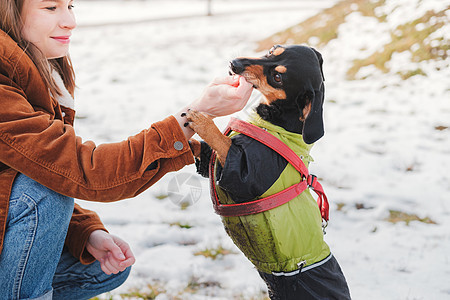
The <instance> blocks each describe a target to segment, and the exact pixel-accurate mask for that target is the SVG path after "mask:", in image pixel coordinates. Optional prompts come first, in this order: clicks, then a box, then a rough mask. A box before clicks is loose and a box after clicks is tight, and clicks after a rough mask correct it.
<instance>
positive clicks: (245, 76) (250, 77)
mask: <svg viewBox="0 0 450 300" xmlns="http://www.w3.org/2000/svg"><path fill="white" fill-rule="evenodd" d="M228 74H229V75H230V76H233V75H240V76H242V77H244V78H245V80H247V82H248V83H251V84H253V88H255V89H258V86H257V84H256V82H255V78H254V77H253V76H250V74H248V73H247V72H243V73H242V74H237V73H235V72H233V69H232V67H231V66H230V70H229V71H228Z"/></svg>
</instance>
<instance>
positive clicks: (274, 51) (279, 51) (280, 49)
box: [272, 47, 284, 56]
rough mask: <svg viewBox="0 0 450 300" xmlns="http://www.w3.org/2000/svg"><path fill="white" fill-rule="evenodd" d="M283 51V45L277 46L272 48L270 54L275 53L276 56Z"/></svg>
mask: <svg viewBox="0 0 450 300" xmlns="http://www.w3.org/2000/svg"><path fill="white" fill-rule="evenodd" d="M283 52H284V48H283V47H278V48H276V49H275V50H273V52H272V54H273V55H275V56H278V55H280V54H281V53H283Z"/></svg>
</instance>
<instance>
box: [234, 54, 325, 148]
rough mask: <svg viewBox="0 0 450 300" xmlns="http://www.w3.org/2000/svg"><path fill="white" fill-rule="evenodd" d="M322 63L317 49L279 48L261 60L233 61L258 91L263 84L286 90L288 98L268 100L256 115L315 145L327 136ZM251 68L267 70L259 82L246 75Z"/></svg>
mask: <svg viewBox="0 0 450 300" xmlns="http://www.w3.org/2000/svg"><path fill="white" fill-rule="evenodd" d="M322 64H323V60H322V56H321V54H320V53H319V52H317V51H316V50H314V49H313V48H310V47H306V46H299V45H295V46H284V47H282V46H279V45H277V46H274V47H273V48H272V49H271V50H270V51H269V53H268V54H267V55H265V56H263V57H261V58H257V59H250V58H237V59H235V60H233V61H232V62H231V66H230V68H231V71H232V72H233V73H235V74H238V75H243V76H244V77H245V78H246V79H247V81H249V82H251V83H253V84H254V86H255V88H257V89H261V86H260V83H261V82H262V81H265V82H266V83H267V84H268V85H269V86H270V87H271V88H273V89H275V90H283V91H284V92H285V95H286V96H285V97H284V98H277V99H272V100H270V99H268V100H269V103H261V104H259V106H258V107H257V108H256V112H257V113H258V114H259V115H260V116H261V117H262V118H263V119H264V120H266V121H269V122H271V123H273V124H275V125H278V126H281V127H283V128H284V129H286V130H288V131H291V132H295V133H300V134H302V135H303V140H304V141H305V142H306V143H307V144H311V143H314V142H315V141H317V140H318V139H320V138H321V137H322V136H323V134H324V126H323V117H322V115H323V113H322V106H323V97H324V85H323V81H324V76H323V71H322ZM249 66H261V67H262V68H263V71H262V74H261V77H260V78H258V80H259V82H258V83H256V82H255V80H254V79H252V78H251V76H249V75H248V74H247V73H246V72H248V67H249ZM279 66H283V67H284V68H285V71H284V72H279V71H277V70H276V69H277V67H279ZM283 70H284V69H283ZM280 76H281V80H280ZM277 79H278V80H277ZM262 93H263V95H264V92H262ZM309 104H311V109H310V110H309V112H308V114H307V115H306V116H304V113H303V111H304V108H305V107H306V106H307V105H309Z"/></svg>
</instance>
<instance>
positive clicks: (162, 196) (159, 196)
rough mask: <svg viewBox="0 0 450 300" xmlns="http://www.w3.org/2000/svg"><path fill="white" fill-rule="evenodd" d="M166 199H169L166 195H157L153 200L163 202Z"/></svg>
mask: <svg viewBox="0 0 450 300" xmlns="http://www.w3.org/2000/svg"><path fill="white" fill-rule="evenodd" d="M167 197H169V195H167V194H158V195H155V198H156V199H158V200H164V199H166V198H167Z"/></svg>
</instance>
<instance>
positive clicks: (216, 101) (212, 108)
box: [174, 75, 253, 140]
mask: <svg viewBox="0 0 450 300" xmlns="http://www.w3.org/2000/svg"><path fill="white" fill-rule="evenodd" d="M252 91H253V85H252V84H251V83H248V82H247V81H246V80H245V79H244V77H242V76H238V75H235V76H228V77H222V78H216V79H215V80H214V81H213V82H211V83H210V84H209V85H208V86H207V87H206V88H205V90H204V91H203V94H202V96H201V97H200V98H198V99H197V100H195V101H194V102H193V103H191V104H190V105H189V106H187V107H185V108H183V109H182V110H181V111H180V112H178V113H177V114H175V115H174V116H175V118H176V119H177V121H178V124H180V127H181V129H182V130H183V133H184V135H185V136H186V139H188V140H189V139H190V138H191V137H192V136H193V135H194V131H192V130H191V129H190V128H189V127H186V126H185V124H186V122H187V119H186V117H185V116H184V115H182V113H185V112H186V111H187V109H189V108H192V109H195V110H197V111H200V112H204V113H207V114H208V115H210V116H211V117H212V118H214V117H220V116H226V115H230V114H232V113H235V112H238V111H240V110H241V109H243V108H244V107H245V105H246V104H247V101H248V99H249V98H250V95H251V94H252Z"/></svg>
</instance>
